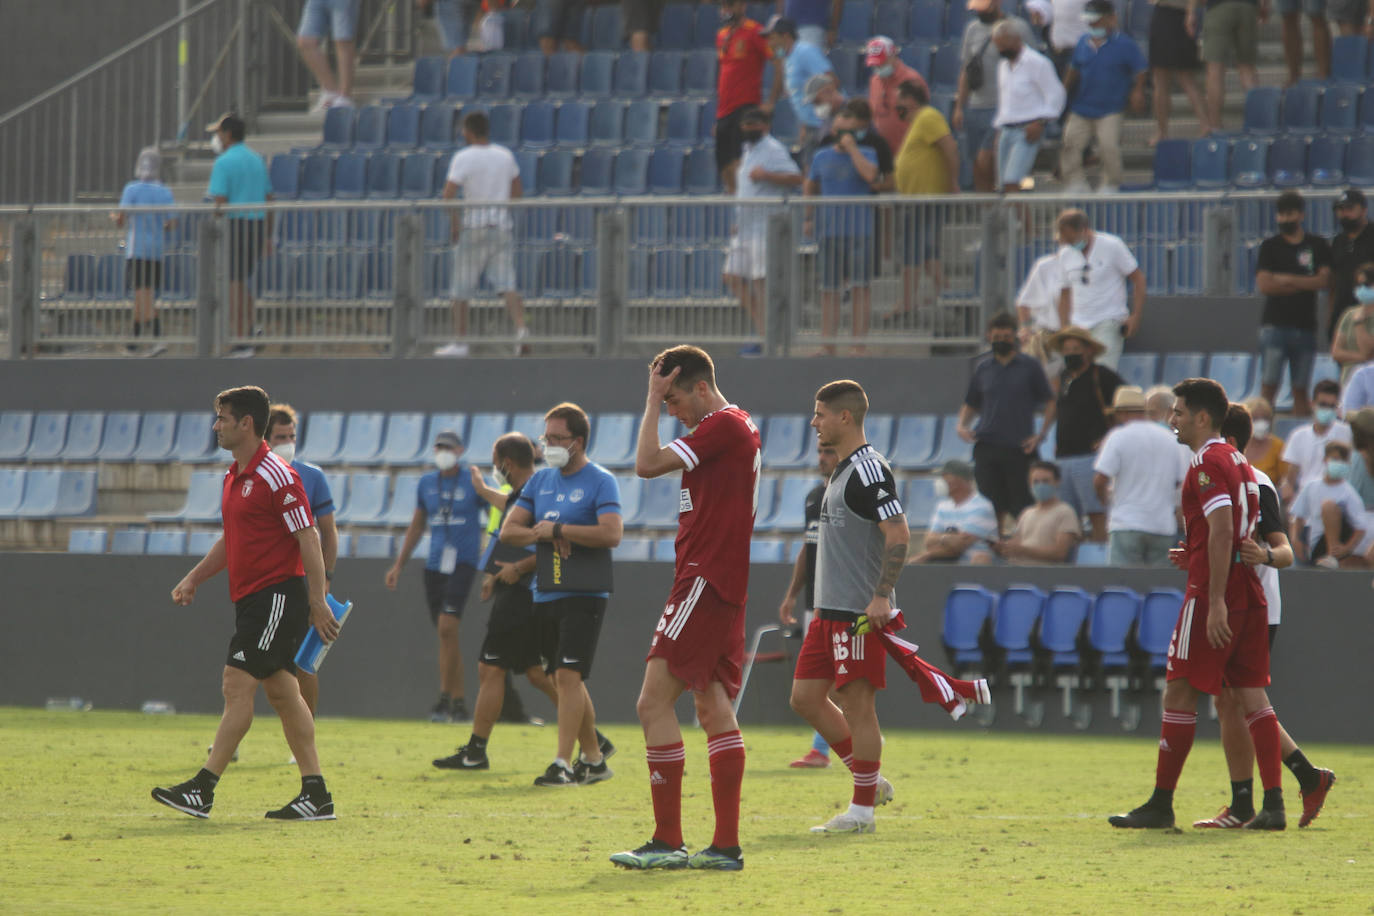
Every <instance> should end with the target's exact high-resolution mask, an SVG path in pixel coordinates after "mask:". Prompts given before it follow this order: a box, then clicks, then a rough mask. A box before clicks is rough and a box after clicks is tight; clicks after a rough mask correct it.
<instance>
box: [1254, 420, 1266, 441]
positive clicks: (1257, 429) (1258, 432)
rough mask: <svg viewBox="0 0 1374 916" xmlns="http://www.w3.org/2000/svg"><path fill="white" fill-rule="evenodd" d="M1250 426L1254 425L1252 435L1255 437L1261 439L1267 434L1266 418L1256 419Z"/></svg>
mask: <svg viewBox="0 0 1374 916" xmlns="http://www.w3.org/2000/svg"><path fill="white" fill-rule="evenodd" d="M1252 426H1253V427H1254V435H1255V438H1256V439H1263V438H1264V437H1265V436H1267V435H1269V421H1268V420H1256V421H1255V422H1254V423H1253V424H1252Z"/></svg>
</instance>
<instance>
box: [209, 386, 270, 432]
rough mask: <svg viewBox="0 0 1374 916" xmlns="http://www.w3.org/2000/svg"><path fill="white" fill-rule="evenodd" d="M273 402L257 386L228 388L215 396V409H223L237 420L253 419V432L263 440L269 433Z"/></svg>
mask: <svg viewBox="0 0 1374 916" xmlns="http://www.w3.org/2000/svg"><path fill="white" fill-rule="evenodd" d="M271 403H272V400H271V399H270V398H269V397H268V396H267V392H266V391H263V390H262V389H261V388H259V387H258V386H257V385H244V386H242V387H239V388H226V389H224V390H223V391H221V392H220V393H219V394H217V395H215V409H216V410H219V409H220V408H221V407H222V408H224V409H225V410H228V411H229V415H230V416H231V417H233V418H234V419H235V420H242V419H243V418H244V417H252V418H253V432H255V433H257V434H258V438H259V439H261V438H262V437H263V436H264V435H265V434H266V433H267V413H268V408H269V405H271Z"/></svg>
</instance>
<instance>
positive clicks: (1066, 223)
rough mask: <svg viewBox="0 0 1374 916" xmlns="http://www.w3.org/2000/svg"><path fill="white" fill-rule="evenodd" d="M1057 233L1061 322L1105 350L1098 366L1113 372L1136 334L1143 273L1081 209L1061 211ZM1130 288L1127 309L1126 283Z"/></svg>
mask: <svg viewBox="0 0 1374 916" xmlns="http://www.w3.org/2000/svg"><path fill="white" fill-rule="evenodd" d="M1056 226H1057V227H1058V230H1059V243H1060V244H1061V245H1063V246H1064V247H1062V248H1060V249H1059V269H1060V273H1061V282H1062V283H1063V284H1064V288H1063V290H1062V291H1061V292H1060V294H1059V323H1060V325H1061V326H1065V327H1067V326H1068V325H1071V324H1073V325H1077V326H1078V327H1080V328H1087V329H1088V333H1090V334H1092V336H1093V338H1094V339H1095V340H1096V341H1097V342H1098V343H1100V344H1102V346H1103V347H1104V348H1105V352H1104V353H1103V354H1102V356H1101V357H1100V358H1099V359H1098V362H1099V363H1101V364H1102V365H1104V366H1106V367H1107V368H1108V369H1112V370H1115V369H1116V366H1117V363H1118V362H1120V360H1121V348H1122V346H1123V345H1124V343H1125V341H1126V339H1127V338H1129V337H1134V336H1135V335H1136V332H1137V331H1139V330H1140V319H1141V316H1142V315H1143V314H1144V312H1145V274H1144V272H1142V271H1141V269H1140V265H1139V263H1137V262H1136V259H1135V255H1133V254H1131V250H1130V249H1129V248H1127V247H1126V243H1125V242H1123V241H1121V239H1120V238H1118V237H1117V236H1115V235H1112V234H1111V233H1110V232H1102V231H1100V230H1096V229H1093V228H1092V227H1091V226H1089V224H1088V216H1087V214H1085V213H1084V212H1083V211H1082V210H1065V211H1064V212H1063V213H1060V214H1059V219H1058V221H1057V222H1056ZM1127 283H1130V285H1131V299H1130V304H1129V306H1128V305H1127V302H1126V284H1127Z"/></svg>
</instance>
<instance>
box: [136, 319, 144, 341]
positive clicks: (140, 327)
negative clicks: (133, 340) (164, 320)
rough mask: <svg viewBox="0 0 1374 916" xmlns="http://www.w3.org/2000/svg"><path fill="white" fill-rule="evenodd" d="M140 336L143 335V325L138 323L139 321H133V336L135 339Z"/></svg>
mask: <svg viewBox="0 0 1374 916" xmlns="http://www.w3.org/2000/svg"><path fill="white" fill-rule="evenodd" d="M142 335H143V323H142V322H140V321H135V322H134V336H135V337H141V336H142Z"/></svg>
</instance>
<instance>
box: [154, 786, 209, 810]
mask: <svg viewBox="0 0 1374 916" xmlns="http://www.w3.org/2000/svg"><path fill="white" fill-rule="evenodd" d="M153 801H158V802H162V803H163V804H164V805H166V806H167V807H168V808H175V809H177V810H178V811H180V812H181V813H182V814H189V815H191V817H209V816H210V809H211V808H213V807H214V806H215V793H214V790H213V789H202V788H201V787H200V786H199V785H197V784H196V783H195V782H193V781H191V780H187V781H186V782H183V783H180V784H178V785H175V786H172V787H171V788H170V789H160V788H159V789H154V790H153Z"/></svg>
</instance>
